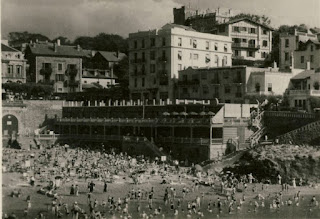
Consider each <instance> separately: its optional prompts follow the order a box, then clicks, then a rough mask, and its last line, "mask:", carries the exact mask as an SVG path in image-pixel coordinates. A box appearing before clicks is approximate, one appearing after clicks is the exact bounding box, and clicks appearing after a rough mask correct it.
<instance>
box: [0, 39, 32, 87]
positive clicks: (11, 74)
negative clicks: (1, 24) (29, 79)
mask: <svg viewBox="0 0 320 219" xmlns="http://www.w3.org/2000/svg"><path fill="white" fill-rule="evenodd" d="M26 62H27V60H26V59H24V55H23V54H22V52H20V51H19V50H16V49H14V48H12V47H10V46H8V45H6V44H3V43H1V64H2V66H1V67H2V68H1V78H2V83H7V82H18V83H26Z"/></svg>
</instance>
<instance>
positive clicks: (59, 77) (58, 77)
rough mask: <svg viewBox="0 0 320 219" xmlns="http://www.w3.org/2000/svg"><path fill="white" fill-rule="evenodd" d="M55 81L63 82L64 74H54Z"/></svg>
mask: <svg viewBox="0 0 320 219" xmlns="http://www.w3.org/2000/svg"><path fill="white" fill-rule="evenodd" d="M56 81H64V74H56Z"/></svg>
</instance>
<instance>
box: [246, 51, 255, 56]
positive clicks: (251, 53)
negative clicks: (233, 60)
mask: <svg viewBox="0 0 320 219" xmlns="http://www.w3.org/2000/svg"><path fill="white" fill-rule="evenodd" d="M247 55H248V57H255V56H254V52H253V51H248V54H247Z"/></svg>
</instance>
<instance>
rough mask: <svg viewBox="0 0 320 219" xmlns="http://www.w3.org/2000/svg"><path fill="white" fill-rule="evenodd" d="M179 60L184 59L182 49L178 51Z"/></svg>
mask: <svg viewBox="0 0 320 219" xmlns="http://www.w3.org/2000/svg"><path fill="white" fill-rule="evenodd" d="M178 60H182V51H178Z"/></svg>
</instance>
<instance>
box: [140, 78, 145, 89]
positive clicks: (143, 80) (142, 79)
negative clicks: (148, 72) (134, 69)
mask: <svg viewBox="0 0 320 219" xmlns="http://www.w3.org/2000/svg"><path fill="white" fill-rule="evenodd" d="M144 82H145V79H144V78H141V86H142V87H144Z"/></svg>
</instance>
